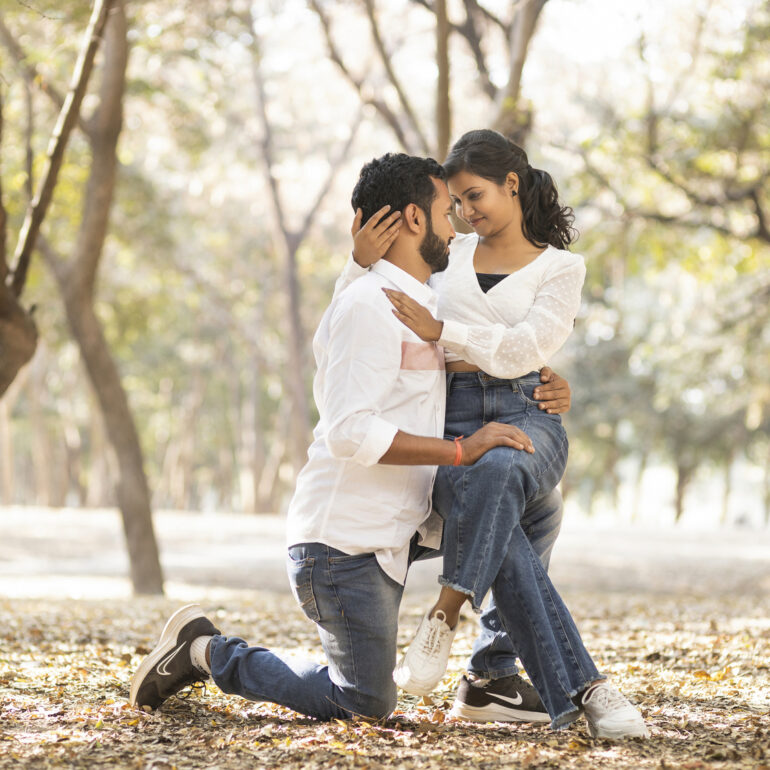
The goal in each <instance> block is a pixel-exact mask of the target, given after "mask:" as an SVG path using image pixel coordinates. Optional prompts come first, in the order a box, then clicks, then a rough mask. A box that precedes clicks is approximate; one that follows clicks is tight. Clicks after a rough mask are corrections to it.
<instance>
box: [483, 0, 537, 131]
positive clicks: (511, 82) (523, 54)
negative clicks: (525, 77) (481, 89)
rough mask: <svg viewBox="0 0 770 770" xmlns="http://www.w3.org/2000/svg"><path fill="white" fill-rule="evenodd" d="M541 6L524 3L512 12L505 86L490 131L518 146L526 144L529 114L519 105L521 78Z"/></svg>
mask: <svg viewBox="0 0 770 770" xmlns="http://www.w3.org/2000/svg"><path fill="white" fill-rule="evenodd" d="M545 4H546V0H524V2H523V3H521V4H520V6H519V7H518V8H517V10H516V12H515V16H514V19H513V23H512V24H511V36H510V41H509V51H510V53H509V67H508V83H507V84H506V87H505V89H504V90H503V91H502V92H501V94H500V96H499V98H498V103H497V117H496V118H495V121H494V127H495V128H496V129H497V130H498V131H500V132H501V133H503V134H505V135H506V136H507V137H509V138H510V139H512V140H513V141H514V142H516V144H518V145H521V146H523V145H524V144H525V143H526V139H527V136H528V135H529V131H530V129H531V128H532V115H531V113H530V111H529V110H522V109H521V105H520V100H519V94H520V91H521V76H522V74H523V72H524V62H525V61H526V59H527V49H528V48H529V43H530V41H531V40H532V36H533V35H534V34H535V27H536V25H537V20H538V17H539V16H540V12H541V11H542V10H543V6H544V5H545Z"/></svg>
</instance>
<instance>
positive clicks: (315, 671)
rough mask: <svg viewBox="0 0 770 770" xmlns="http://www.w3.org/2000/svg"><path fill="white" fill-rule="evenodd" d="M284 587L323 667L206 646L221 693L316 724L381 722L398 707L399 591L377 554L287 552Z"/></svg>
mask: <svg viewBox="0 0 770 770" xmlns="http://www.w3.org/2000/svg"><path fill="white" fill-rule="evenodd" d="M288 570H289V580H290V582H291V586H292V591H293V593H294V596H295V598H296V599H297V601H298V602H299V604H300V606H301V607H302V610H303V612H304V613H305V615H307V616H308V618H310V620H312V621H314V622H315V623H316V626H317V628H318V635H319V636H320V637H321V644H322V645H323V649H324V652H325V653H326V658H327V660H328V661H329V665H328V666H321V665H318V664H317V663H310V662H307V661H303V660H299V659H293V658H288V657H281V656H279V655H276V654H275V653H274V652H271V651H270V650H267V649H265V648H263V647H249V646H248V645H247V644H246V642H244V641H243V639H238V638H236V637H224V636H215V637H214V638H213V639H212V640H211V676H212V678H213V680H214V682H215V683H216V684H217V685H218V687H219V688H220V689H221V690H223V691H224V692H227V693H235V694H237V695H241V696H243V697H244V698H248V699H249V700H254V701H271V702H273V703H278V704H280V705H282V706H288V707H289V708H292V709H294V710H295V711H298V712H300V713H301V714H307V715H308V716H312V717H317V718H318V719H335V718H336V719H349V718H350V717H351V716H356V715H358V716H363V717H369V718H374V719H381V718H384V717H387V716H389V715H390V713H391V712H392V711H393V709H394V708H395V706H396V685H395V683H394V682H393V669H394V667H395V665H396V635H397V632H398V608H399V605H400V603H401V595H402V593H403V586H401V585H400V584H399V583H396V582H395V581H394V580H392V579H391V578H389V577H388V576H387V575H386V574H385V573H384V572H383V571H382V569H380V566H379V564H378V563H377V558H376V557H375V556H374V554H371V553H368V554H362V555H357V556H349V555H347V554H344V553H343V552H342V551H338V550H336V549H335V548H330V547H329V546H327V545H323V544H322V543H305V544H302V545H296V546H293V547H292V548H290V549H289V559H288Z"/></svg>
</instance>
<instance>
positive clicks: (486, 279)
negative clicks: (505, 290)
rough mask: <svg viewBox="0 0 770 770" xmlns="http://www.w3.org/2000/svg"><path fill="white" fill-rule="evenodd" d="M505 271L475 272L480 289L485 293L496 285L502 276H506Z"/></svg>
mask: <svg viewBox="0 0 770 770" xmlns="http://www.w3.org/2000/svg"><path fill="white" fill-rule="evenodd" d="M507 277H508V275H507V274H506V273H476V278H477V279H478V282H479V286H481V291H483V292H484V294H486V293H487V292H488V291H489V290H490V289H491V288H492V287H493V286H497V284H498V283H500V281H502V280H503V278H507Z"/></svg>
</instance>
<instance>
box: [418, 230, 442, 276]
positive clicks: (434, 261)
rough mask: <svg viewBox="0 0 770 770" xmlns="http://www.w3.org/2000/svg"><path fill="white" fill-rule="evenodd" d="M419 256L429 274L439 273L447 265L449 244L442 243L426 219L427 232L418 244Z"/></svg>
mask: <svg viewBox="0 0 770 770" xmlns="http://www.w3.org/2000/svg"><path fill="white" fill-rule="evenodd" d="M420 256H421V257H422V259H423V261H424V262H425V264H426V265H428V267H430V271H431V273H440V272H441V271H442V270H446V269H447V265H448V264H449V242H448V241H442V240H441V238H439V237H438V235H436V233H435V231H434V230H433V222H432V221H431V219H430V217H428V231H427V232H426V233H425V236H424V237H423V239H422V243H421V244H420Z"/></svg>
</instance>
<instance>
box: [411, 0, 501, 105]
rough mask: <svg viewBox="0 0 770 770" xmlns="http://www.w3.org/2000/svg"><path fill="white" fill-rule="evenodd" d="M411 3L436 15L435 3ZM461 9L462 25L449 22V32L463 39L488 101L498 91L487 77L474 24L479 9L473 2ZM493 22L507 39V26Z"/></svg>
mask: <svg viewBox="0 0 770 770" xmlns="http://www.w3.org/2000/svg"><path fill="white" fill-rule="evenodd" d="M412 2H413V3H414V4H415V5H419V6H420V7H421V8H425V9H426V10H428V11H430V12H431V13H433V14H436V12H437V6H436V3H432V2H429V0H412ZM463 7H464V8H465V21H464V22H463V23H462V24H457V23H456V22H452V21H450V22H449V31H450V32H456V33H457V34H459V35H460V36H461V37H462V38H464V39H465V41H466V43H467V44H468V48H470V50H471V54H472V55H473V59H474V61H475V62H476V69H477V70H478V74H479V77H480V78H481V88H482V90H483V91H484V93H485V94H486V95H487V96H488V97H489V98H490V99H494V98H495V97H496V96H497V90H498V89H497V86H496V85H495V84H494V83H493V82H492V80H491V79H490V77H489V67H488V66H487V61H486V58H485V56H484V51H483V49H482V47H481V33H480V32H479V30H478V25H477V24H476V17H477V15H481V9H480V8H479V6H478V3H476V2H474V0H465V2H464V3H463ZM495 21H496V22H497V23H498V24H499V25H500V26H501V27H502V28H503V30H504V31H505V35H506V38H507V37H508V31H507V25H505V24H503V22H502V21H500V19H498V18H497V17H495Z"/></svg>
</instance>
